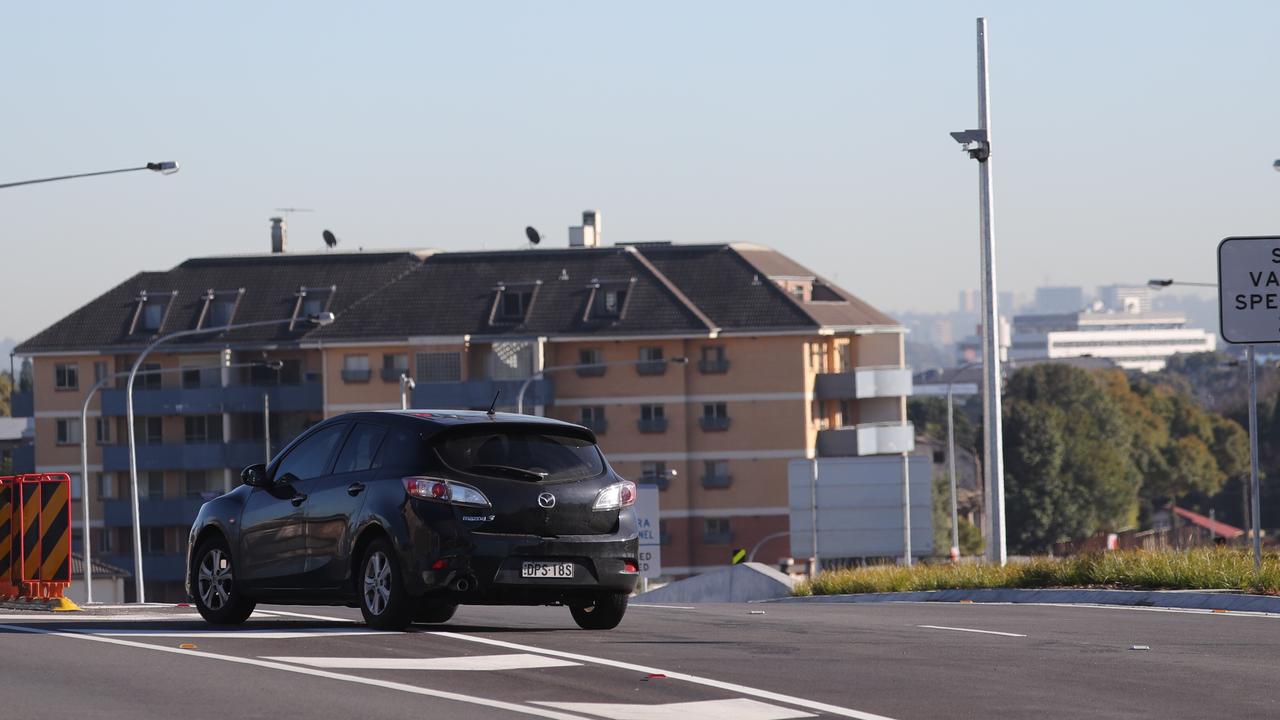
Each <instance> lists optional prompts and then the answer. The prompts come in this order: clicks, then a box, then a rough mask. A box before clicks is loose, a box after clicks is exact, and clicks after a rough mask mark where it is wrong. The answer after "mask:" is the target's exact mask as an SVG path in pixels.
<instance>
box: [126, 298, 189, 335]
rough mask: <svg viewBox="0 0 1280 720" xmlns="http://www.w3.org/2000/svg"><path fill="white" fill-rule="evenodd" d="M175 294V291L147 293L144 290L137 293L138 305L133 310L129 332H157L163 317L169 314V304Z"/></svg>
mask: <svg viewBox="0 0 1280 720" xmlns="http://www.w3.org/2000/svg"><path fill="white" fill-rule="evenodd" d="M177 294H178V293H177V291H171V292H165V293H149V292H147V291H146V290H143V291H142V292H141V293H138V299H137V302H138V306H137V308H136V309H135V310H134V312H133V322H132V323H131V324H130V327H129V334H130V335H132V334H134V333H150V334H153V335H154V334H156V333H158V332H159V331H160V328H162V327H164V321H165V317H166V316H168V314H169V304H170V303H171V302H172V301H173V297H174V296H175V295H177Z"/></svg>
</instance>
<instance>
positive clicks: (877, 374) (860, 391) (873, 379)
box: [814, 365, 912, 400]
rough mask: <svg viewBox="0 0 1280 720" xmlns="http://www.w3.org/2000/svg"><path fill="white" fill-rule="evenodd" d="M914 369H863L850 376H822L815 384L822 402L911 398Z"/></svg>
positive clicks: (819, 376)
mask: <svg viewBox="0 0 1280 720" xmlns="http://www.w3.org/2000/svg"><path fill="white" fill-rule="evenodd" d="M911 387H912V385H911V368H903V367H897V366H896V365H895V366H884V367H860V368H854V369H853V370H852V371H850V372H842V373H821V374H819V375H818V376H817V378H816V379H815V382H814V394H815V395H816V396H817V397H818V399H819V400H862V399H865V398H880V397H903V396H909V395H911Z"/></svg>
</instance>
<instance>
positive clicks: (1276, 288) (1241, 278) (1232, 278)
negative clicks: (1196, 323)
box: [1218, 237, 1280, 344]
mask: <svg viewBox="0 0 1280 720" xmlns="http://www.w3.org/2000/svg"><path fill="white" fill-rule="evenodd" d="M1218 312H1219V315H1220V318H1221V321H1222V338H1223V339H1224V340H1226V341H1227V342H1229V343H1233V344H1256V343H1273V342H1280V237H1229V238H1227V239H1226V240H1223V241H1222V242H1221V243H1219V244H1218Z"/></svg>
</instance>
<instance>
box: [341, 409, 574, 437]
mask: <svg viewBox="0 0 1280 720" xmlns="http://www.w3.org/2000/svg"><path fill="white" fill-rule="evenodd" d="M362 418H363V419H388V418H400V419H404V420H410V421H414V422H420V423H425V424H428V425H431V426H433V428H432V429H434V430H443V429H445V428H450V427H458V426H461V425H481V424H492V423H503V424H518V425H525V426H529V425H545V426H549V427H556V428H562V429H565V430H572V431H574V434H584V433H585V434H587V435H591V436H592V437H593V440H594V434H593V433H591V431H590V430H588V429H587V428H585V427H583V426H581V425H575V424H573V423H567V422H564V421H563V420H556V419H555V418H548V417H541V416H538V415H520V414H517V413H503V412H499V413H493V414H492V415H491V414H489V413H487V412H484V411H483V410H419V409H410V410H369V411H362V412H351V413H345V414H343V415H336V416H334V417H332V418H329V420H331V421H332V420H339V419H347V420H359V419H362Z"/></svg>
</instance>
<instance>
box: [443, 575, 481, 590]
mask: <svg viewBox="0 0 1280 720" xmlns="http://www.w3.org/2000/svg"><path fill="white" fill-rule="evenodd" d="M475 586H476V583H475V581H474V580H472V579H471V578H470V577H466V576H463V577H460V578H458V579H456V580H454V581H453V583H451V584H450V585H449V589H450V590H452V591H454V592H460V593H464V592H466V591H468V590H470V589H471V588H473V587H475Z"/></svg>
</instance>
